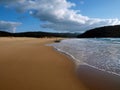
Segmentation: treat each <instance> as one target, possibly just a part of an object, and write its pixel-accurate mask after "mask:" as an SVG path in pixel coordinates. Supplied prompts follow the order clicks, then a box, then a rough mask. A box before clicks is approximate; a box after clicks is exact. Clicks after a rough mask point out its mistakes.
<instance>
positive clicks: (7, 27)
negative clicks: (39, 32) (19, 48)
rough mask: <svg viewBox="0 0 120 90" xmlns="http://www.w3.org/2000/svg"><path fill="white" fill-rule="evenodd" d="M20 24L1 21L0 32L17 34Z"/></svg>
mask: <svg viewBox="0 0 120 90" xmlns="http://www.w3.org/2000/svg"><path fill="white" fill-rule="evenodd" d="M20 24H21V23H18V22H10V21H0V31H1V30H2V31H8V32H15V30H16V27H17V26H19V25H20Z"/></svg>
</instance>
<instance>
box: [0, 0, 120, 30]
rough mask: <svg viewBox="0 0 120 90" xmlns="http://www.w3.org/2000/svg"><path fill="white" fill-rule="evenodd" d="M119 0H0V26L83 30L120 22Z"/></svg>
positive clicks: (15, 28)
mask: <svg viewBox="0 0 120 90" xmlns="http://www.w3.org/2000/svg"><path fill="white" fill-rule="evenodd" d="M119 4H120V0H0V30H2V31H8V32H26V31H45V32H85V31H86V30H89V29H93V28H96V27H102V26H109V25H119V24H120V11H119V9H120V5H119Z"/></svg>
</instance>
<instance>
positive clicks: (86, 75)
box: [53, 47, 120, 90]
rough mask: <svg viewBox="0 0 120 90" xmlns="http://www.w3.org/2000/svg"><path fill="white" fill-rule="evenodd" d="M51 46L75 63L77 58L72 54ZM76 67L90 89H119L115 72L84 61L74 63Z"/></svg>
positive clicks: (118, 81)
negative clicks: (77, 63)
mask: <svg viewBox="0 0 120 90" xmlns="http://www.w3.org/2000/svg"><path fill="white" fill-rule="evenodd" d="M53 48H54V49H55V51H58V52H60V53H62V54H63V55H65V56H67V57H68V59H70V60H71V61H72V62H73V63H74V64H76V61H77V60H76V59H75V58H74V57H73V56H72V55H70V54H69V53H67V52H64V51H62V50H59V49H57V48H55V47H53ZM79 63H83V62H79ZM76 67H77V68H76V71H77V72H76V73H77V74H78V77H79V79H80V80H81V81H82V82H83V84H84V85H86V86H87V87H88V88H89V89H90V90H120V76H119V75H117V74H116V73H113V72H108V71H104V70H101V69H98V68H96V67H93V66H90V65H87V64H84V63H83V64H80V65H76ZM94 79H95V80H94ZM105 84H106V85H105Z"/></svg>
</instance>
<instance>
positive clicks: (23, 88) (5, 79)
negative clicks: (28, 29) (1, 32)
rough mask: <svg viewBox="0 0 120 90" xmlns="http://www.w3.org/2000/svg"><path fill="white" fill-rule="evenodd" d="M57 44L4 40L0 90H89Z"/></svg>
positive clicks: (1, 40)
mask: <svg viewBox="0 0 120 90" xmlns="http://www.w3.org/2000/svg"><path fill="white" fill-rule="evenodd" d="M53 40H55V39H47V38H46V39H45V38H44V39H34V38H0V90H86V88H85V87H84V86H83V84H81V82H80V81H79V79H78V77H77V75H76V74H75V70H74V69H75V66H74V64H73V62H71V61H70V60H68V58H67V57H65V56H64V55H63V54H60V53H58V52H55V50H54V49H53V48H52V47H47V46H44V45H45V44H46V43H50V42H52V41H53Z"/></svg>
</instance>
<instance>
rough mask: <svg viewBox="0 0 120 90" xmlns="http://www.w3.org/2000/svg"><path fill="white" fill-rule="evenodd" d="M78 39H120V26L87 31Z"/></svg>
mask: <svg viewBox="0 0 120 90" xmlns="http://www.w3.org/2000/svg"><path fill="white" fill-rule="evenodd" d="M77 37H78V38H106V37H108V38H120V25H115V26H105V27H100V28H95V29H92V30H89V31H86V32H85V33H83V34H80V35H78V36H77Z"/></svg>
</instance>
